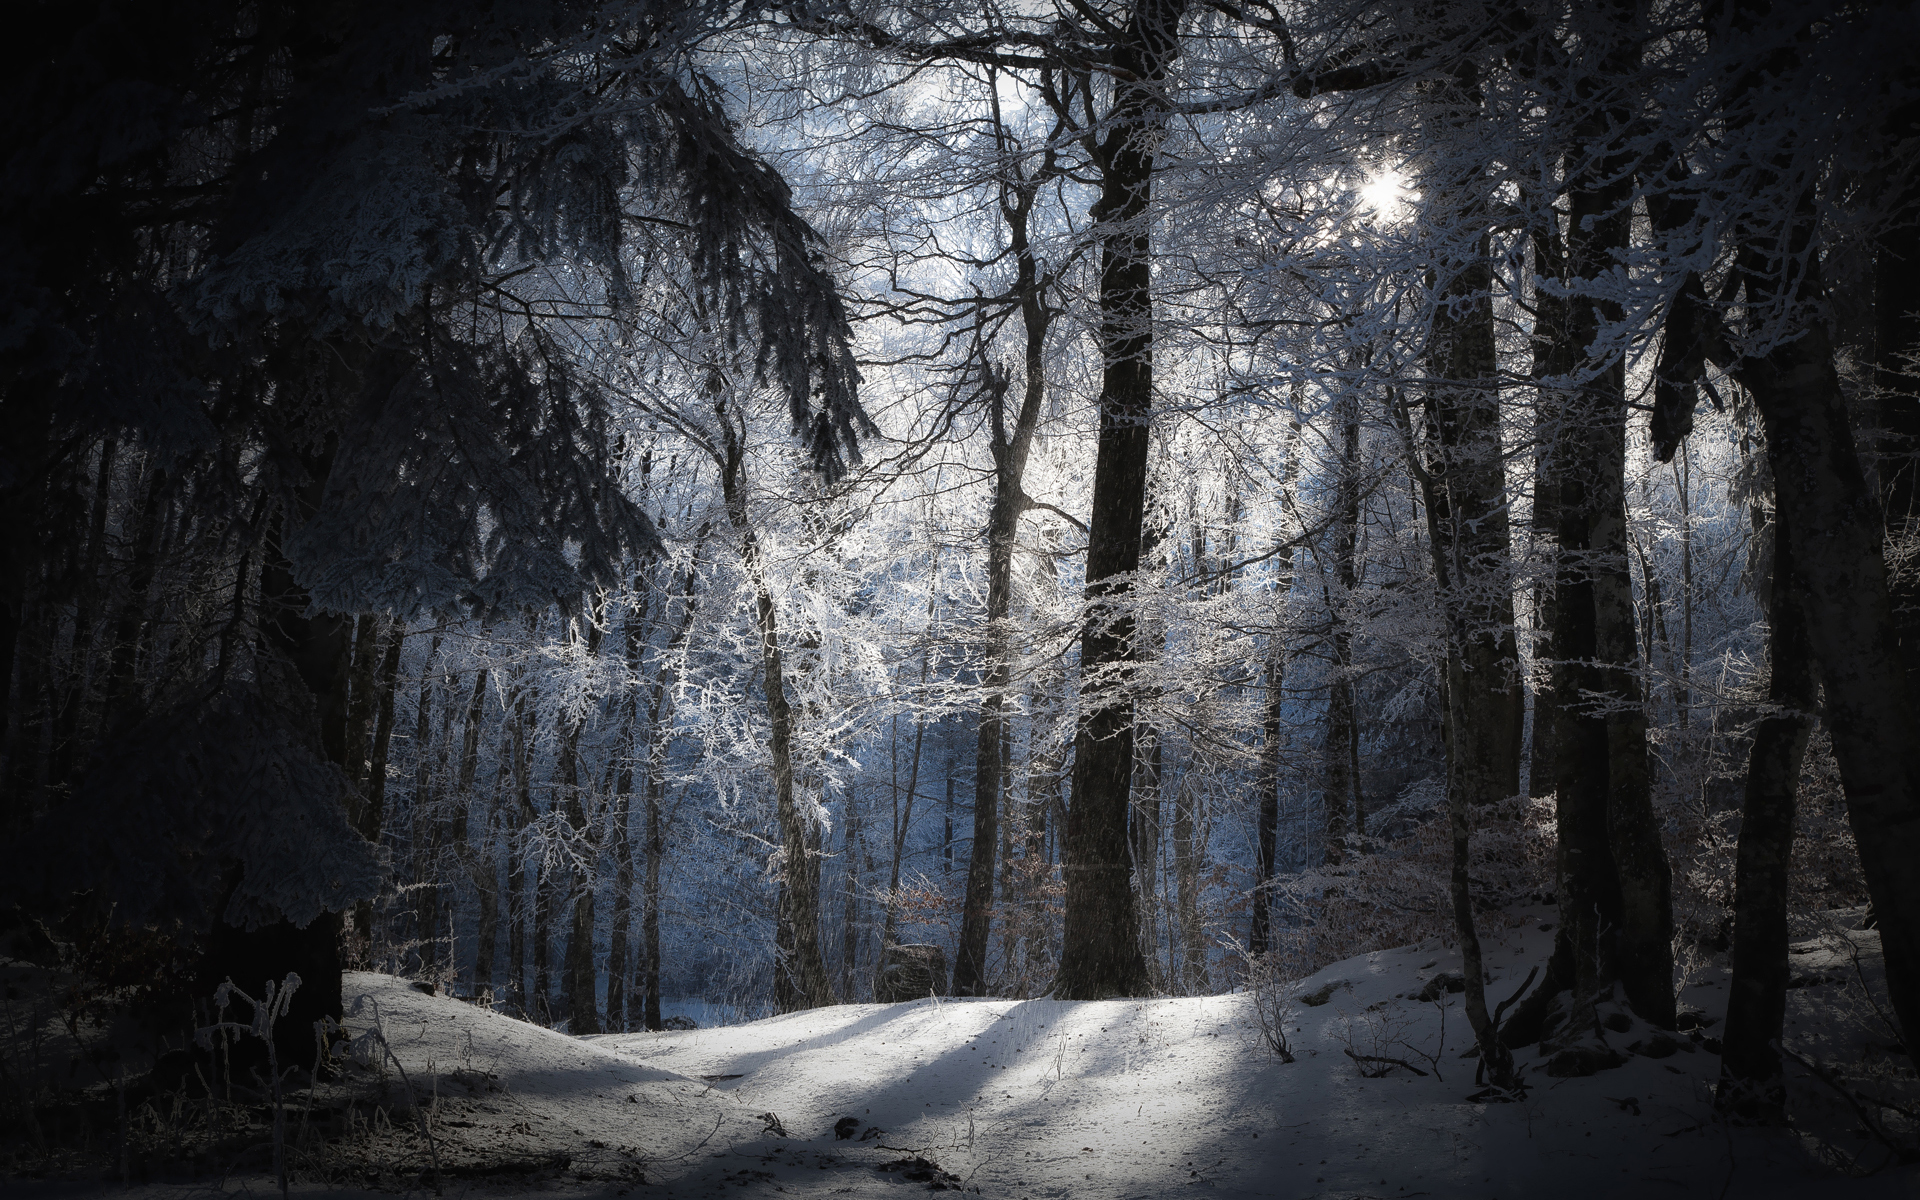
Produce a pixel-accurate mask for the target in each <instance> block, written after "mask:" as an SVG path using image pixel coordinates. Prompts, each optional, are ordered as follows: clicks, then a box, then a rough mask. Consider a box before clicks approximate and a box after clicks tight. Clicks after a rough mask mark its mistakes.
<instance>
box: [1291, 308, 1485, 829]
mask: <svg viewBox="0 0 1920 1200" xmlns="http://www.w3.org/2000/svg"><path fill="white" fill-rule="evenodd" d="M1489 315H1490V310H1489ZM1339 403H1340V468H1339V470H1340V474H1339V478H1338V479H1337V480H1336V482H1335V484H1334V501H1333V504H1334V516H1333V530H1332V539H1331V540H1332V543H1333V547H1332V549H1333V572H1334V582H1335V583H1336V584H1338V586H1339V589H1340V590H1339V593H1338V594H1337V595H1336V594H1335V593H1334V592H1333V591H1332V590H1331V589H1329V588H1327V587H1326V586H1325V584H1324V582H1323V584H1322V595H1323V596H1325V598H1326V602H1327V620H1328V623H1329V625H1330V627H1331V629H1332V638H1331V641H1332V644H1333V671H1332V678H1331V681H1330V682H1329V684H1328V688H1327V744H1326V756H1325V764H1326V770H1325V776H1326V784H1327V787H1326V808H1327V832H1326V843H1327V848H1326V854H1327V862H1329V863H1334V864H1337V863H1341V862H1344V861H1346V850H1347V836H1348V835H1349V834H1352V835H1353V836H1355V837H1361V838H1364V837H1366V836H1367V816H1366V807H1365V801H1364V800H1363V799H1362V798H1361V789H1360V722H1359V716H1358V713H1357V712H1356V711H1355V704H1356V699H1355V691H1354V671H1353V624H1352V622H1351V620H1350V619H1349V610H1350V607H1351V605H1352V604H1353V603H1354V595H1355V592H1356V591H1357V590H1358V588H1359V572H1358V570H1357V568H1356V564H1355V562H1354V552H1355V549H1356V546H1357V543H1358V540H1359V534H1360V398H1359V396H1357V395H1355V394H1354V393H1352V392H1351V391H1349V392H1347V393H1346V394H1344V395H1343V396H1341V397H1340V402H1339ZM1322 578H1323V580H1324V576H1323V577H1322Z"/></svg>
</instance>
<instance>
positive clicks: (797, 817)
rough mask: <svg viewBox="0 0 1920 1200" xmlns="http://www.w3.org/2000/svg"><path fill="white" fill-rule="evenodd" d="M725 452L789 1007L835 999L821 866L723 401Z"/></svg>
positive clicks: (769, 602) (773, 614)
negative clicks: (747, 583)
mask: <svg viewBox="0 0 1920 1200" xmlns="http://www.w3.org/2000/svg"><path fill="white" fill-rule="evenodd" d="M717 407H718V408H719V409H720V412H719V416H720V422H721V427H722V429H723V431H724V434H723V436H724V438H725V450H724V455H725V457H724V460H723V461H722V463H721V464H720V465H721V476H720V479H721V486H722V490H723V491H724V493H725V500H726V505H727V517H728V519H729V520H730V521H731V522H732V523H733V528H734V532H735V533H736V534H737V535H738V536H739V538H740V556H741V561H742V564H743V565H744V566H745V568H746V571H747V576H748V578H749V579H751V580H752V582H753V589H754V596H753V609H754V623H755V625H756V626H757V627H758V629H759V634H760V669H761V673H762V675H763V676H764V683H765V687H766V693H767V725H768V750H769V754H770V757H771V760H772V761H771V763H770V766H771V768H772V776H773V793H774V811H775V819H776V821H777V822H778V824H779V827H780V859H779V861H780V878H781V880H782V884H781V887H780V892H779V900H778V911H777V913H776V932H775V942H776V944H777V945H778V946H779V947H780V948H782V949H783V950H787V951H788V953H787V954H785V955H783V958H782V961H781V962H780V963H779V964H777V966H776V968H775V970H776V981H777V983H778V986H777V988H776V992H777V993H778V994H779V995H780V996H781V997H782V1003H781V1006H782V1008H783V1009H785V1010H787V1011H793V1010H794V1009H798V1008H819V1007H821V1006H823V1005H828V1004H832V1003H833V1002H834V1000H833V983H832V981H831V980H830V979H829V978H828V977H827V964H826V961H825V960H824V959H823V958H822V957H821V955H820V888H819V880H820V872H819V866H818V863H817V862H816V861H815V842H816V837H815V835H814V832H813V827H812V824H811V822H809V821H808V820H807V818H806V817H805V816H804V815H803V814H802V813H801V812H800V807H799V805H798V803H797V802H796V801H795V799H794V794H793V785H794V770H793V710H792V708H791V706H790V705H789V704H788V702H787V678H786V667H785V664H784V663H783V661H782V656H781V651H780V626H779V615H778V610H776V609H775V607H774V603H773V593H772V592H771V591H770V590H768V587H767V582H766V579H765V577H764V575H763V573H762V566H761V562H760V543H759V539H758V538H756V537H755V535H754V532H753V525H752V522H751V520H750V519H749V517H748V515H747V497H746V479H745V476H744V467H745V453H746V448H745V447H744V446H743V445H742V444H741V441H740V434H739V433H738V432H737V431H736V430H735V428H734V426H733V422H732V419H731V417H730V416H729V415H728V414H727V413H726V411H725V406H724V404H722V405H718V406H717Z"/></svg>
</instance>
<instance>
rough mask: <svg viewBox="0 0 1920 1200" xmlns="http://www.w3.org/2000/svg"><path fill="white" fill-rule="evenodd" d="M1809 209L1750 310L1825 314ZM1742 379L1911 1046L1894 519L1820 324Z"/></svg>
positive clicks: (1916, 809) (1918, 940) (1910, 797)
mask: <svg viewBox="0 0 1920 1200" xmlns="http://www.w3.org/2000/svg"><path fill="white" fill-rule="evenodd" d="M1812 210H1813V205H1812V198H1811V197H1803V199H1802V205H1801V215H1800V217H1799V218H1798V219H1797V220H1796V221H1795V223H1794V227H1793V229H1792V231H1791V236H1790V238H1789V240H1788V245H1787V247H1786V253H1784V254H1779V255H1777V256H1772V255H1768V254H1767V253H1765V252H1764V251H1763V250H1762V249H1760V248H1758V246H1757V245H1755V246H1749V247H1748V248H1746V249H1745V250H1744V251H1743V253H1742V256H1741V264H1740V266H1741V271H1742V274H1743V276H1744V282H1745V285H1746V288H1747V298H1748V302H1749V304H1751V305H1753V306H1755V307H1756V308H1761V309H1764V308H1765V307H1767V306H1770V305H1772V304H1775V303H1781V302H1787V301H1800V302H1806V303H1817V302H1818V301H1819V299H1820V297H1821V295H1822V291H1823V288H1822V284H1821V279H1820V267H1819V259H1818V256H1817V255H1811V254H1808V253H1807V251H1808V247H1809V246H1810V244H1811V242H1812V240H1813V232H1814V230H1813V221H1814V218H1813V215H1812ZM1790 264H1798V265H1790ZM1736 374H1737V377H1738V378H1739V381H1740V382H1741V384H1743V385H1744V386H1745V387H1746V388H1747V390H1748V391H1749V392H1751V393H1752V394H1753V398H1754V402H1755V404H1756V406H1757V407H1758V408H1759V410H1760V416H1761V419H1762V421H1763V422H1764V423H1765V425H1766V432H1767V461H1768V465H1769V466H1770V467H1771V468H1772V471H1773V481H1774V504H1775V514H1776V515H1775V519H1776V520H1777V521H1779V522H1780V528H1781V530H1782V535H1783V537H1784V538H1785V539H1786V543H1785V544H1786V545H1787V546H1788V547H1789V549H1790V554H1791V559H1792V561H1791V563H1790V564H1787V567H1786V569H1785V570H1782V569H1781V567H1780V566H1779V565H1776V567H1775V571H1776V573H1777V574H1778V575H1779V577H1780V578H1781V579H1782V581H1783V585H1784V586H1785V587H1786V588H1787V589H1788V595H1789V596H1790V598H1791V600H1792V602H1793V603H1794V604H1795V605H1796V606H1797V607H1798V608H1799V611H1800V612H1801V614H1802V615H1803V616H1804V619H1805V621H1806V626H1807V643H1808V647H1809V649H1810V650H1811V652H1812V654H1813V657H1814V660H1815V662H1817V663H1818V665H1819V681H1820V683H1821V685H1822V687H1823V689H1824V691H1825V697H1826V707H1825V713H1824V718H1825V719H1824V724H1825V725H1826V728H1827V729H1828V731H1829V732H1830V733H1831V734H1832V736H1833V753H1834V758H1835V759H1836V760H1837V761H1838V763H1839V765H1840V777H1841V784H1842V787H1843V789H1844V791H1845V792H1846V797H1847V816H1848V819H1849V822H1850V823H1851V825H1852V827H1853V833H1854V839H1855V841H1856V842H1857V844H1858V845H1859V849H1860V865H1861V868H1862V870H1863V872H1864V873H1865V875H1866V879H1867V891H1868V895H1869V896H1870V897H1871V899H1872V901H1873V908H1874V913H1875V915H1876V916H1877V917H1878V918H1879V928H1880V937H1881V943H1882V946H1883V947H1884V948H1885V952H1886V962H1887V989H1888V991H1889V992H1890V993H1891V997H1892V1000H1893V1008H1894V1012H1895V1015H1896V1016H1897V1017H1898V1018H1899V1021H1900V1025H1901V1029H1902V1031H1903V1032H1904V1034H1905V1036H1906V1037H1907V1038H1908V1039H1912V1038H1913V1037H1914V1036H1915V1034H1914V1032H1913V1031H1914V1030H1916V1029H1920V874H1917V873H1916V872H1915V871H1914V870H1913V864H1914V863H1915V862H1920V738H1916V737H1915V712H1914V706H1913V698H1912V697H1911V695H1910V694H1909V692H1908V690H1907V674H1906V670H1905V663H1904V659H1903V656H1902V653H1901V646H1900V634H1899V628H1898V624H1897V621H1896V618H1895V615H1894V608H1893V598H1892V589H1891V587H1890V585H1889V582H1888V578H1887V566H1886V560H1885V559H1884V557H1882V552H1881V542H1882V538H1883V537H1884V530H1885V522H1884V518H1883V516H1882V514H1881V510H1880V507H1879V505H1878V503H1876V500H1875V497H1874V496H1873V494H1872V492H1871V490H1870V489H1869V488H1868V486H1867V481H1866V475H1865V473H1864V472H1863V471H1862V469H1861V465H1860V460H1859V457H1858V454H1857V452H1856V450H1855V447H1854V444H1853V434H1852V429H1851V427H1850V423H1849V420H1848V415H1847V409H1846V402H1845V399H1844V398H1843V396H1842V395H1841V392H1840V380H1839V376H1838V374H1837V373H1836V372H1835V370H1834V365H1833V353H1832V348H1831V343H1830V342H1829V339H1828V334H1827V330H1826V326H1825V325H1824V323H1823V322H1821V321H1819V320H1818V319H1812V320H1809V321H1808V323H1807V327H1806V330H1805V332H1804V333H1802V334H1801V336H1799V337H1798V338H1794V339H1792V340H1790V341H1783V342H1781V343H1780V344H1778V345H1776V346H1774V347H1773V349H1772V350H1770V351H1769V352H1768V353H1767V354H1766V355H1765V356H1764V357H1761V358H1759V359H1748V360H1745V361H1743V362H1742V363H1741V364H1740V365H1739V367H1738V368H1737V371H1736Z"/></svg>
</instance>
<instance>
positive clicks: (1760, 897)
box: [1717, 513, 1816, 1120]
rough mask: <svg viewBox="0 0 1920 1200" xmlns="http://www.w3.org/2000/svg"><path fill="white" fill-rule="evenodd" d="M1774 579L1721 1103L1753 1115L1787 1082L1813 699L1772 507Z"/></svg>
mask: <svg viewBox="0 0 1920 1200" xmlns="http://www.w3.org/2000/svg"><path fill="white" fill-rule="evenodd" d="M1774 520H1775V524H1774V535H1773V545H1774V559H1773V579H1772V581H1771V584H1770V590H1771V592H1772V600H1771V603H1770V604H1769V606H1768V608H1769V612H1768V618H1769V625H1770V630H1769V638H1768V649H1769V652H1770V653H1769V657H1770V658H1771V660H1772V678H1771V681H1770V682H1769V684H1768V688H1767V699H1768V701H1769V703H1770V704H1771V705H1772V706H1773V712H1772V713H1770V714H1769V715H1768V716H1767V717H1766V718H1765V719H1764V720H1762V721H1761V722H1760V727H1759V729H1757V730H1755V731H1754V735H1753V750H1752V753H1751V756H1750V757H1749V758H1748V760H1747V793H1746V804H1745V807H1744V808H1743V809H1742V811H1741V814H1740V842H1739V848H1738V850H1737V852H1736V860H1735V868H1734V892H1733V981H1732V985H1731V987H1730V988H1729V989H1728V993H1727V1021H1726V1027H1725V1029H1724V1030H1723V1031H1722V1034H1721V1041H1722V1044H1723V1048H1722V1050H1721V1053H1720V1069H1721V1077H1722V1078H1721V1084H1720V1091H1719V1096H1718V1098H1717V1099H1718V1103H1719V1105H1720V1107H1722V1108H1723V1109H1729V1110H1732V1111H1735V1112H1738V1113H1740V1114H1741V1115H1743V1116H1746V1117H1750V1118H1760V1119H1767V1120H1778V1119H1779V1118H1780V1117H1782V1116H1783V1115H1784V1105H1785V1101H1786V1089H1785V1085H1784V1082H1783V1080H1782V1079H1781V1075H1780V1056H1779V1055H1778V1054H1776V1053H1775V1052H1774V1049H1773V1044H1774V1043H1775V1042H1777V1041H1779V1040H1780V1036H1781V1031H1782V1028H1783V1024H1784V1022H1785V1020H1786V1012H1787V977H1788V969H1787V893H1788V887H1789V867H1790V865H1791V862H1792V858H1793V812H1794V801H1795V797H1796V795H1797V794H1798V792H1799V788H1800V764H1801V760H1802V759H1803V758H1804V757H1805V755H1806V750H1807V738H1808V735H1809V734H1811V733H1812V732H1813V713H1814V705H1815V701H1816V697H1815V695H1814V687H1813V664H1812V661H1811V658H1810V656H1809V653H1808V647H1807V629H1806V621H1805V619H1804V618H1803V616H1802V615H1801V613H1800V611H1799V609H1798V607H1797V605H1796V603H1795V598H1794V596H1793V589H1792V585H1791V583H1790V582H1789V581H1790V580H1791V579H1792V577H1793V543H1794V541H1795V539H1794V538H1792V537H1791V536H1790V535H1789V534H1788V532H1787V527H1786V525H1785V524H1784V523H1782V522H1781V521H1780V518H1779V516H1778V514H1777V513H1776V515H1775V518H1774Z"/></svg>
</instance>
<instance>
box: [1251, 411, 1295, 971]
mask: <svg viewBox="0 0 1920 1200" xmlns="http://www.w3.org/2000/svg"><path fill="white" fill-rule="evenodd" d="M1299 477H1300V423H1299V422H1298V421H1296V422H1294V423H1293V427H1292V429H1291V430H1290V431H1289V433H1288V438H1287V461H1286V465H1285V466H1284V467H1282V468H1281V475H1280V513H1281V517H1282V519H1283V520H1286V519H1292V518H1295V517H1296V512H1295V508H1296V505H1295V502H1294V488H1295V486H1297V481H1298V480H1299ZM1292 592H1293V542H1292V541H1291V540H1290V539H1288V538H1286V537H1284V536H1283V537H1282V538H1281V542H1280V545H1279V546H1278V547H1277V548H1276V551H1275V553H1274V595H1275V596H1276V597H1278V604H1277V606H1276V611H1275V613H1274V622H1275V629H1274V632H1273V634H1272V635H1271V637H1270V640H1269V641H1268V644H1267V696H1266V705H1265V714H1264V722H1263V726H1262V735H1263V741H1262V743H1261V749H1260V808H1259V817H1258V818H1257V820H1258V822H1259V827H1258V831H1257V834H1256V837H1255V844H1256V847H1257V849H1256V852H1255V853H1256V856H1257V858H1256V863H1255V867H1254V872H1255V878H1254V897H1253V926H1252V929H1251V930H1250V931H1249V933H1248V935H1247V949H1248V951H1249V952H1250V953H1252V954H1254V955H1260V954H1265V953H1266V952H1267V951H1268V950H1270V949H1272V946H1271V942H1272V938H1273V891H1272V888H1273V878H1274V871H1275V869H1276V868H1277V867H1278V865H1279V864H1278V858H1279V849H1280V777H1281V768H1282V766H1283V763H1282V759H1281V749H1282V738H1283V737H1284V736H1285V729H1286V727H1285V725H1284V724H1283V718H1284V716H1285V715H1286V693H1285V686H1286V679H1287V647H1286V633H1285V625H1284V620H1285V613H1286V607H1287V604H1288V597H1289V596H1290V595H1291V594H1292Z"/></svg>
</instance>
